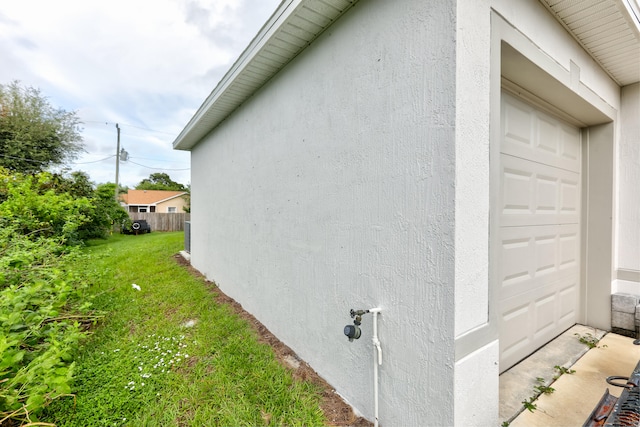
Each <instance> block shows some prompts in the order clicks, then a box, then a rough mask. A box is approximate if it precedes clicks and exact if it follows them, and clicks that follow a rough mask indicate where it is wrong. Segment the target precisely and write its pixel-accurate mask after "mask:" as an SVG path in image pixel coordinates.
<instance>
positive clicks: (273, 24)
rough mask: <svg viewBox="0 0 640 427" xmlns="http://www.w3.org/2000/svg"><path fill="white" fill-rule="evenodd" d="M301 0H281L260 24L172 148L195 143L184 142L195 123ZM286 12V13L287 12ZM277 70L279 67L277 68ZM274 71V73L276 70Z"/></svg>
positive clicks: (184, 146)
mask: <svg viewBox="0 0 640 427" xmlns="http://www.w3.org/2000/svg"><path fill="white" fill-rule="evenodd" d="M302 1H303V0H288V1H283V2H282V3H280V6H278V9H276V11H275V12H274V13H273V15H271V17H270V18H269V20H268V21H267V22H266V23H265V24H264V25H263V26H262V28H261V29H260V31H259V32H258V34H257V35H256V36H255V37H254V38H253V40H252V41H251V43H249V46H247V48H246V49H245V50H244V51H243V52H242V54H240V57H239V58H238V59H237V60H236V62H235V63H234V64H233V65H232V66H231V68H230V69H229V71H227V73H226V74H225V75H224V76H223V77H222V79H221V80H220V82H219V83H218V84H217V85H216V87H215V88H214V89H213V91H212V92H211V94H210V95H209V96H208V97H207V99H205V101H204V102H203V103H202V105H201V106H200V108H198V110H197V111H196V113H195V114H194V115H193V117H192V118H191V120H189V122H188V123H187V125H186V126H185V127H184V129H183V130H182V131H181V132H180V134H179V135H178V137H177V138H176V139H175V141H174V142H173V148H174V149H189V148H191V147H193V145H195V142H193V143H185V139H186V138H187V136H188V135H189V134H190V133H191V132H193V130H194V128H195V127H196V125H197V124H198V123H199V122H200V121H201V120H202V118H203V116H204V115H205V114H206V112H207V111H209V110H210V109H211V107H212V106H213V104H215V102H216V101H217V100H218V99H219V98H220V97H221V96H222V94H224V93H225V91H226V89H227V88H228V87H229V86H230V85H231V83H233V81H234V80H235V79H236V78H237V77H238V75H239V74H240V72H241V71H242V70H243V69H245V68H246V67H247V66H248V65H249V63H250V62H251V59H253V58H254V57H256V56H257V54H258V52H259V51H260V49H261V48H262V47H264V45H265V44H266V43H267V41H268V40H269V39H270V38H271V36H273V35H274V34H275V32H276V31H277V30H278V28H280V25H281V23H282V22H284V20H285V19H286V17H287V16H288V15H290V14H291V11H292V10H293V8H291V6H292V4H293V3H296V4H299V3H300V2H302ZM287 12H288V13H287ZM278 71H279V69H278ZM278 71H276V73H277V72H278Z"/></svg>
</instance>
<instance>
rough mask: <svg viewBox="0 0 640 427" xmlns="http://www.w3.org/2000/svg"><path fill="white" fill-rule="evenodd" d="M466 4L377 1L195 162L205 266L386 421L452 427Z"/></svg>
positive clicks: (195, 214)
mask: <svg viewBox="0 0 640 427" xmlns="http://www.w3.org/2000/svg"><path fill="white" fill-rule="evenodd" d="M454 64H455V8H454V3H453V2H449V1H430V2H424V1H421V0H411V1H409V0H406V1H399V0H398V1H394V2H389V1H386V0H367V1H362V2H359V3H358V4H356V6H355V7H354V8H353V9H352V10H350V11H349V12H347V14H346V15H345V16H344V17H342V18H341V19H340V20H339V21H338V22H337V23H336V24H334V25H333V26H332V27H330V29H329V30H328V31H327V32H325V33H324V34H323V35H322V36H321V37H320V38H319V39H318V40H317V41H315V42H314V43H313V44H312V45H311V46H310V47H309V48H307V49H306V50H305V51H304V52H303V53H302V54H301V55H300V56H298V57H297V58H296V59H295V60H294V61H293V62H292V63H290V64H289V65H288V66H287V67H286V68H285V69H284V70H283V71H282V72H280V73H279V74H278V75H277V76H276V77H275V78H274V79H272V80H271V81H270V82H269V83H268V84H267V85H266V86H265V87H263V88H262V89H261V90H260V91H259V92H258V93H257V94H256V95H254V96H253V97H252V98H251V99H250V100H249V101H247V102H246V103H245V104H244V105H243V106H241V107H240V108H239V109H238V110H236V112H235V113H234V114H233V115H232V116H231V117H230V118H228V119H227V120H226V121H225V122H223V123H222V124H221V125H220V126H219V127H218V128H217V129H216V130H215V131H214V132H212V133H211V134H210V135H209V136H208V137H207V138H206V140H205V141H203V142H201V143H200V144H199V145H197V146H196V147H195V148H194V149H193V152H192V183H193V184H192V216H191V225H192V236H193V237H192V248H191V249H192V251H191V255H192V263H193V265H194V266H195V267H196V268H197V269H199V270H200V271H202V272H203V273H205V274H206V275H207V277H208V278H210V279H212V280H214V281H216V283H217V284H218V285H219V286H220V287H221V289H222V290H223V291H225V292H226V293H228V294H229V295H230V296H232V297H233V298H235V299H236V300H237V301H239V302H240V303H241V304H242V305H243V306H244V307H245V308H246V309H247V310H248V311H250V312H251V313H253V314H254V315H255V316H256V317H257V318H258V319H259V320H260V321H262V322H263V323H264V324H265V325H266V326H267V327H268V328H269V329H270V330H271V331H272V332H274V333H275V334H276V335H277V336H278V337H279V338H280V339H282V340H283V341H284V342H285V343H286V344H287V345H289V346H291V347H292V348H293V349H294V350H295V351H296V352H297V353H298V354H299V355H300V356H301V357H302V358H303V359H304V360H306V361H307V362H309V363H310V364H311V366H312V367H313V368H315V369H316V370H317V371H318V372H319V373H320V374H321V375H322V376H323V377H324V378H325V379H327V380H328V381H329V382H330V383H331V384H332V385H333V386H335V387H336V389H337V391H338V392H339V393H340V394H341V395H343V396H344V397H345V398H346V399H347V400H348V401H349V402H350V403H352V404H353V405H354V406H355V407H356V409H357V410H359V411H361V412H362V413H363V414H364V415H365V416H366V417H367V418H369V419H371V418H372V416H373V378H372V376H373V348H372V344H371V317H370V316H371V315H366V316H365V317H364V318H363V325H362V329H363V336H362V338H361V339H360V340H357V341H355V342H353V343H349V342H348V341H347V339H346V338H345V337H344V335H343V333H342V330H343V327H344V326H345V325H346V324H348V323H351V322H352V320H351V319H350V317H349V309H351V308H356V309H358V308H363V309H364V308H370V307H374V306H380V307H381V308H382V310H383V311H382V313H381V315H380V322H379V335H380V340H381V342H382V348H383V364H382V366H381V369H380V423H381V424H383V425H387V426H392V425H429V424H432V425H451V424H452V423H453V412H454V408H453V388H454V384H453V381H454V373H453V369H454V367H453V365H454V347H453V344H454V343H453V337H454V311H453V309H452V307H453V305H454V293H453V291H454V289H453V283H454V204H453V203H454V201H453V200H454V199H453V197H454V193H453V189H454V168H455V157H454V155H455V154H454V149H455V140H454V138H455V135H454V125H455V108H454V104H455V88H456V84H455V67H454Z"/></svg>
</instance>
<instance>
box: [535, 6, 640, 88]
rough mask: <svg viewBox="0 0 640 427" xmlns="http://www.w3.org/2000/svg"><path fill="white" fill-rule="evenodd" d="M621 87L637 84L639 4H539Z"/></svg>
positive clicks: (639, 73) (639, 30) (639, 57)
mask: <svg viewBox="0 0 640 427" xmlns="http://www.w3.org/2000/svg"><path fill="white" fill-rule="evenodd" d="M540 1H541V2H542V4H543V5H545V6H546V8H547V9H549V10H550V11H551V13H552V14H553V15H554V16H555V17H556V19H558V21H560V23H561V24H562V25H563V26H564V27H565V28H566V29H567V30H568V31H569V33H571V35H573V37H574V38H575V39H576V40H577V41H578V43H580V44H581V45H582V47H583V48H584V49H585V50H586V51H587V52H588V53H589V54H590V55H591V56H592V57H593V58H594V59H595V60H596V62H598V63H599V64H600V66H601V67H602V68H603V69H604V70H605V71H606V72H607V73H608V74H609V75H610V76H611V78H613V80H615V81H616V83H618V84H619V85H620V86H625V85H628V84H632V83H635V82H638V81H640V4H639V2H638V0H540Z"/></svg>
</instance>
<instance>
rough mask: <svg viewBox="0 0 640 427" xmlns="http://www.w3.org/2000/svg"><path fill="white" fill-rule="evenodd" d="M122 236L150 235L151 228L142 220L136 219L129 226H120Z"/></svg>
mask: <svg viewBox="0 0 640 427" xmlns="http://www.w3.org/2000/svg"><path fill="white" fill-rule="evenodd" d="M122 233H123V234H143V233H151V226H150V225H149V223H148V222H147V221H146V220H144V219H136V220H134V221H131V224H124V225H123V226H122Z"/></svg>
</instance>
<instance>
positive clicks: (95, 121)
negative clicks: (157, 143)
mask: <svg viewBox="0 0 640 427" xmlns="http://www.w3.org/2000/svg"><path fill="white" fill-rule="evenodd" d="M83 123H100V124H102V123H104V124H105V125H107V126H108V125H115V124H116V123H111V122H100V121H97V120H85V121H83ZM119 125H120V127H122V126H128V127H132V128H136V129H142V130H148V131H150V132H156V133H164V134H166V135H172V136H175V133H172V132H165V131H162V130H157V129H151V128H147V127H142V126H136V125H130V124H127V123H119Z"/></svg>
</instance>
